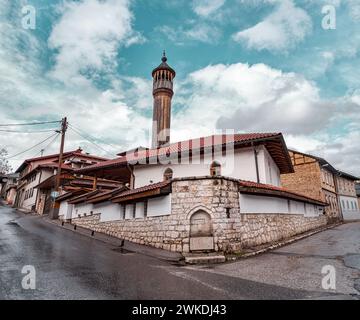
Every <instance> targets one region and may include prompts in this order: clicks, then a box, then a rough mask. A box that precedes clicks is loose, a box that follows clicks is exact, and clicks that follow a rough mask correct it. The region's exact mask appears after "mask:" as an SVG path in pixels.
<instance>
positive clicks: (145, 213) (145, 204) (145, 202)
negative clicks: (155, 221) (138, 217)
mask: <svg viewBox="0 0 360 320" xmlns="http://www.w3.org/2000/svg"><path fill="white" fill-rule="evenodd" d="M147 208H148V202H147V200H146V201H144V218H146V217H147Z"/></svg>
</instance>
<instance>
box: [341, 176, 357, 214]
mask: <svg viewBox="0 0 360 320" xmlns="http://www.w3.org/2000/svg"><path fill="white" fill-rule="evenodd" d="M358 179H359V178H357V177H354V176H353V175H350V174H348V173H346V172H342V171H339V172H338V174H337V175H336V185H337V191H338V197H339V203H340V207H341V212H342V216H343V218H344V220H360V207H359V203H358V198H357V195H356V189H355V181H357V180H358Z"/></svg>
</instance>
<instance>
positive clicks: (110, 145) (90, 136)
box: [72, 125, 120, 149]
mask: <svg viewBox="0 0 360 320" xmlns="http://www.w3.org/2000/svg"><path fill="white" fill-rule="evenodd" d="M72 127H73V128H74V129H77V130H78V131H80V132H82V133H83V134H85V135H87V136H88V137H89V138H91V139H92V140H100V139H98V138H96V137H94V136H92V135H91V134H90V133H87V132H84V130H81V129H80V128H78V127H76V126H74V125H73V126H72ZM101 142H102V143H103V144H106V145H107V146H109V147H111V148H118V149H120V147H119V146H115V145H113V144H111V143H107V142H105V141H104V140H102V139H101Z"/></svg>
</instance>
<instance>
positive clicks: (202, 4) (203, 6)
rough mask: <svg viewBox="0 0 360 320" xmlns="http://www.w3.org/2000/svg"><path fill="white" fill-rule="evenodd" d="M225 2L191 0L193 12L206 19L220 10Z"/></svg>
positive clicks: (219, 0)
mask: <svg viewBox="0 0 360 320" xmlns="http://www.w3.org/2000/svg"><path fill="white" fill-rule="evenodd" d="M224 3H225V0H193V3H192V6H193V10H194V12H195V13H196V14H197V15H199V16H202V17H208V16H209V15H211V14H213V13H214V12H215V11H217V10H218V9H220V8H221V7H222V6H223V5H224Z"/></svg>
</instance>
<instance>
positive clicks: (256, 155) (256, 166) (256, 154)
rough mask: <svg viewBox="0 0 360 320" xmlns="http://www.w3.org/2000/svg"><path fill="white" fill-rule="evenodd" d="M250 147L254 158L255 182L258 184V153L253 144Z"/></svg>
mask: <svg viewBox="0 0 360 320" xmlns="http://www.w3.org/2000/svg"><path fill="white" fill-rule="evenodd" d="M251 145H252V147H253V148H254V158H255V168H256V181H257V183H260V174H259V161H258V154H259V152H258V151H257V150H256V147H255V146H254V143H251Z"/></svg>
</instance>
